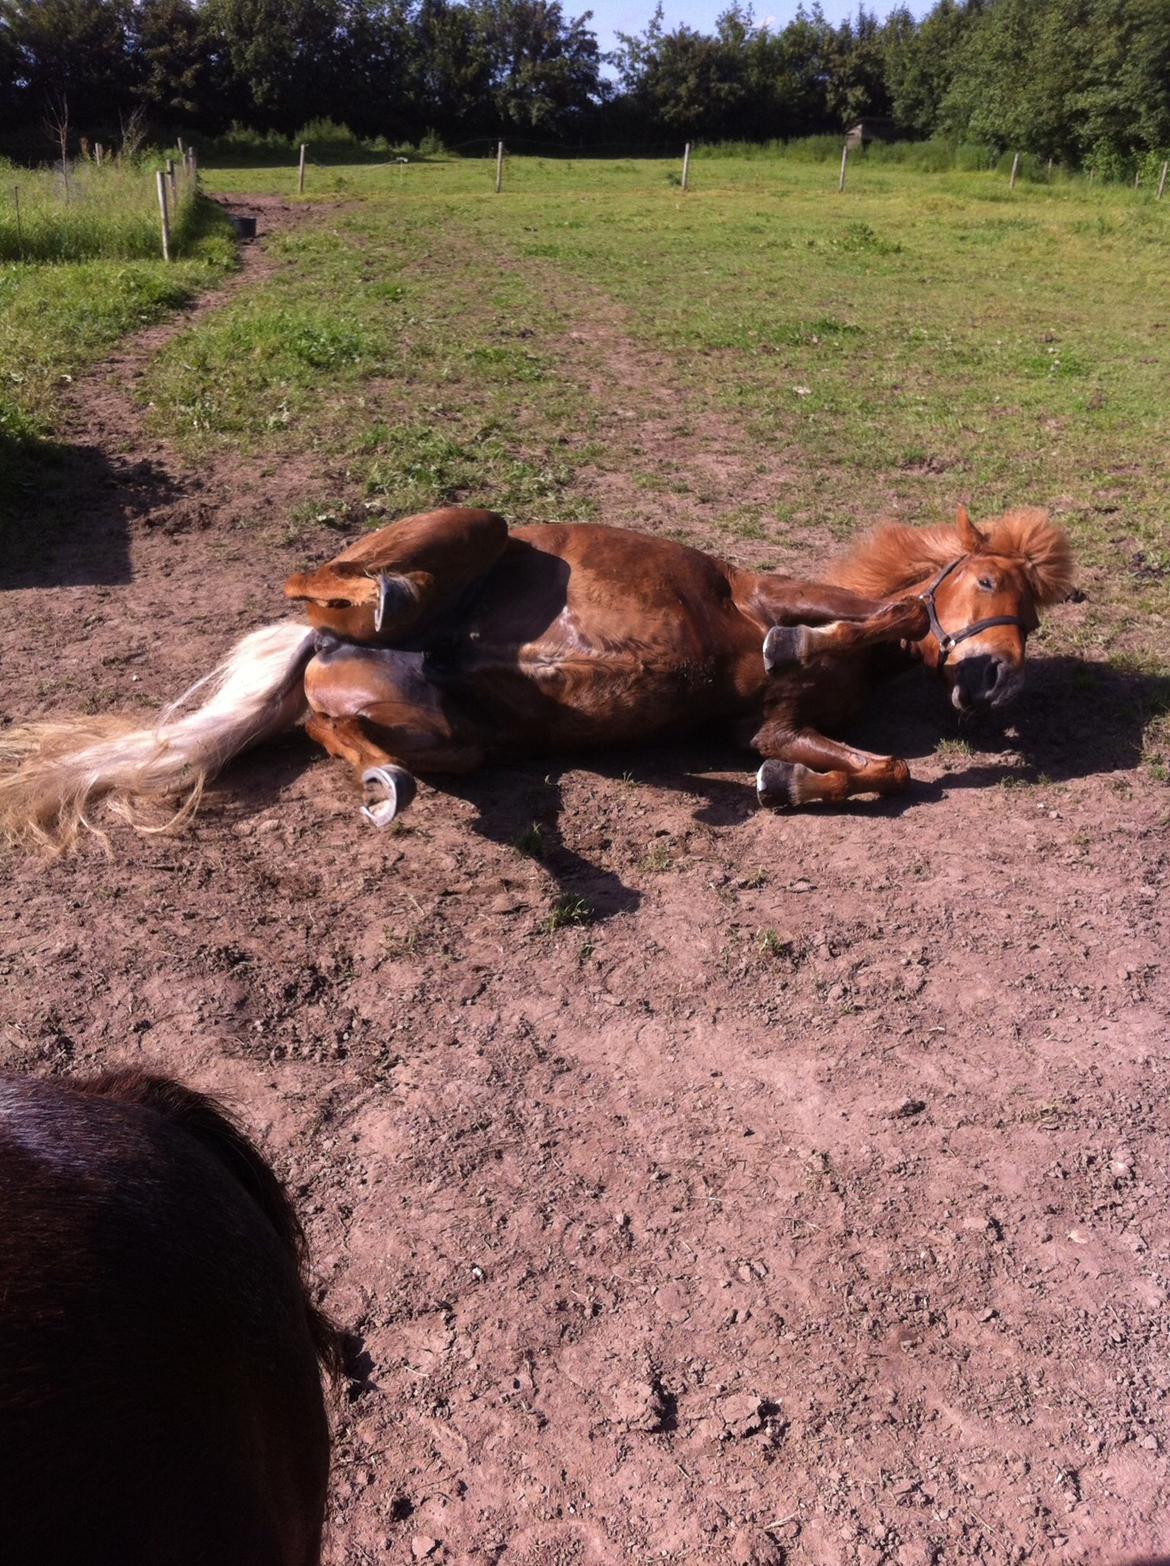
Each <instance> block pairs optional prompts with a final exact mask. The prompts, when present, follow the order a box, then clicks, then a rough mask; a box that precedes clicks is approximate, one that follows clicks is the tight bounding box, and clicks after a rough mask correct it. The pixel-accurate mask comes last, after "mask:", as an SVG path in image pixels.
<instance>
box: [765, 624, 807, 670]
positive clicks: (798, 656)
mask: <svg viewBox="0 0 1170 1566" xmlns="http://www.w3.org/2000/svg"><path fill="white" fill-rule="evenodd" d="M811 651H812V638H811V636H810V635H809V629H808V626H807V625H774V626H773V627H772V629H771V630H770V631H769V632H768V634H767V636H765V637H764V668H765V669H766V670H767V671H768V673H769V674H775V672H776V670H777V669H782V668H783V667H784V666H785V665H786V664H793V663H804V662H805V661H806V660H807V658H808V656H809V653H810V652H811Z"/></svg>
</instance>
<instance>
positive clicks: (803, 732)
mask: <svg viewBox="0 0 1170 1566" xmlns="http://www.w3.org/2000/svg"><path fill="white" fill-rule="evenodd" d="M752 746H753V748H754V749H755V750H757V751H758V752H759V754H760V755H761V756H763V757H764V758H765V760H764V764H763V766H761V768H760V770H759V772H758V773H757V774H756V794H757V796H758V798H759V801H760V803H761V805H770V806H774V807H778V806H783V805H806V804H810V803H812V802H813V801H815V800H824V801H826V802H827V803H831V804H839V803H840V802H841V801H842V800H845V799H847V798H848V797H849V795H850V794H901V793H904V792H905V790H906V789H907V788H908V787H909V786H910V769H909V767H908V766H907V765H906V763H905V762H904V761H902V760H901V759H900V758H898V757H897V756H877V755H874V754H873V752H872V751H868V750H858V749H857V748H856V747H855V746H853V745H841V744H839V743H838V742H837V741H836V740H831V739H826V738H825V737H824V735H823V734H818V733H817V732H816V730H815V729H799V730H796V731H795V732H793V731H792V730H791V729H786V728H783V727H781V726H778V725H775V724H767V723H766V724H765V725H764V727H763V728H762V729H761V730H760V731H759V733H758V734H757V735H756V736H755V738H754V739H753V740H752Z"/></svg>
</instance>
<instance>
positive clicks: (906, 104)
mask: <svg viewBox="0 0 1170 1566" xmlns="http://www.w3.org/2000/svg"><path fill="white" fill-rule="evenodd" d="M979 10H980V7H979V6H978V5H975V4H972V3H971V0H938V4H937V5H935V6H934V8H933V9H932V10H931V11H929V12H928V13H927V15H926V16H925V17H924V18H923V19H922V21H921V22H920V23H919V25H918V26H917V27H915V26H914V25H913V21H912V20H911V25H910V27H909V28H907V27H906V26H905V21H904V18H908V17H909V12H905V11H904V12H902V13H901V14H899V13H898V12H894V13H893V14H892V15H891V16H890V17H889V18H888V19H887V22H886V27H887V37H886V81H887V85H888V88H889V94H890V110H891V113H892V114H893V116H894V119H895V120H896V121H897V122H898V124H899V125H901V126H903V127H904V128H905V129H906V130H912V131H917V133H918V134H919V135H920V136H933V135H934V134H935V132H936V131H938V130H939V128H940V125H941V123H942V106H943V102H944V100H945V98H946V96H947V94H948V92H949V91H950V89H951V84H952V82H953V81H954V78H955V73H956V71H957V70H958V67H959V61H960V58H961V56H962V51H963V44H964V40H965V39H966V36H967V33H968V30H969V29H970V27H971V26H972V24H973V22H974V20H975V18H976V17H977V16H978V14H979Z"/></svg>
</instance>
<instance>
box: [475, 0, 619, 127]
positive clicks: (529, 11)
mask: <svg viewBox="0 0 1170 1566" xmlns="http://www.w3.org/2000/svg"><path fill="white" fill-rule="evenodd" d="M592 14H593V13H592V12H590V11H587V12H586V13H585V14H584V16H578V17H576V18H574V19H573V20H572V21H569V20H567V19H566V17H565V15H564V13H563V11H562V10H561V6H560V0H478V4H477V6H476V17H477V20H478V24H479V30H480V36H481V38H482V40H483V45H484V49H485V52H486V55H487V58H488V60H489V62H490V68H489V97H490V102H491V107H492V110H493V112H494V115H495V118H496V122H497V123H498V124H499V126H500V127H501V128H505V127H508V126H515V127H516V128H517V129H519V130H536V131H545V132H548V133H550V134H555V133H556V132H557V131H558V130H560V129H562V128H563V127H564V126H565V125H566V124H567V123H568V121H569V120H570V119H571V118H572V116H573V115H574V114H580V113H583V112H584V111H585V110H587V109H588V108H590V107H591V106H592V104H593V103H595V102H596V100H597V98H598V96H599V94H600V91H601V56H600V54H599V53H598V49H597V39H596V37H595V36H594V34H593V33H592V32H590V31H589V27H588V23H589V22H590V20H591V19H592Z"/></svg>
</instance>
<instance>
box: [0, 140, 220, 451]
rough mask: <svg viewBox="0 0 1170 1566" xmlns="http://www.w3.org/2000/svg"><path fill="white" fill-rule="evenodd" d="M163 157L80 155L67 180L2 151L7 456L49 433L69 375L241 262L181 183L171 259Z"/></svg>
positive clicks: (0, 307)
mask: <svg viewBox="0 0 1170 1566" xmlns="http://www.w3.org/2000/svg"><path fill="white" fill-rule="evenodd" d="M155 167H156V165H155V164H152V163H150V162H148V161H145V160H144V161H133V162H128V163H108V164H106V165H104V166H102V167H98V166H97V165H95V164H93V163H86V162H79V163H78V164H77V165H76V166H75V167H73V168H72V169H71V171H70V173H69V176H68V179H67V180H66V179H63V178H62V175H61V174H60V172H59V171H57V170H49V169H44V170H29V169H23V168H17V167H15V166H14V165H11V164H6V163H4V162H3V161H2V160H0V345H2V347H0V367H2V373H0V458H3V456H4V454H5V451H6V450H7V452H8V454H9V457H11V456H12V454H13V453H14V452H15V450H17V449H18V448H19V447H20V446H21V445H22V444H27V443H29V442H35V441H36V440H38V439H39V438H41V437H44V436H46V435H49V434H51V433H52V431H53V429H54V428H55V425H56V422H57V410H58V404H59V393H60V391H61V389H62V387H63V386H65V385H68V378H69V376H70V375H71V374H72V373H74V372H75V371H76V370H77V369H79V368H81V367H82V366H83V365H85V364H87V363H89V362H90V361H92V360H93V359H95V358H97V357H99V356H100V355H101V354H102V353H103V352H105V350H106V349H107V348H109V347H110V345H111V344H112V343H114V342H116V341H117V340H118V339H119V338H120V337H123V336H124V335H125V334H126V333H127V332H131V331H133V330H135V329H136V328H137V327H140V326H145V325H149V324H150V322H152V321H155V320H158V319H160V318H161V317H162V316H164V315H165V314H167V313H168V312H169V311H171V310H174V309H175V308H176V307H177V306H178V305H180V304H182V303H183V302H184V301H186V300H188V299H191V298H192V297H194V295H195V294H197V293H198V292H199V291H201V290H202V289H204V288H206V287H207V286H208V285H209V284H210V283H211V282H212V281H213V280H214V279H215V278H216V277H217V276H220V275H222V273H223V272H224V271H225V270H226V269H228V268H230V267H231V266H232V265H233V264H234V247H233V244H232V239H231V231H230V228H229V226H228V224H227V223H226V221H225V220H224V219H223V217H222V215H221V214H219V213H217V212H216V210H215V208H214V207H213V206H212V205H211V203H209V202H206V201H196V200H193V199H191V194H190V192H189V190H188V189H187V188H186V186H185V182H180V186H179V193H178V200H177V201H176V203H175V205H174V208H173V210H172V224H171V235H172V249H173V253H174V254H175V256H176V257H177V260H176V261H175V263H174V264H172V265H170V266H168V265H166V264H165V263H164V262H163V260H162V257H161V254H160V237H159V215H158V206H157V195H156V189H155V172H154V170H155ZM2 478H3V475H2V473H0V480H2Z"/></svg>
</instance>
